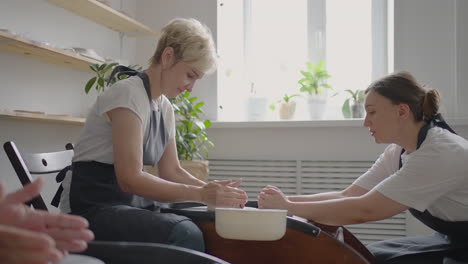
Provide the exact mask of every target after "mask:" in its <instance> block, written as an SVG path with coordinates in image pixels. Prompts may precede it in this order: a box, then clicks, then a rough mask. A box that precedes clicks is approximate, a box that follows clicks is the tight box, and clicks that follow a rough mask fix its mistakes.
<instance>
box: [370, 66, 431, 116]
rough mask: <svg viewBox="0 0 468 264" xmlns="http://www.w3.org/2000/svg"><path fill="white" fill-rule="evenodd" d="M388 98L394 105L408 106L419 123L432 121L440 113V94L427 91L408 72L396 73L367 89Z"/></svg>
mask: <svg viewBox="0 0 468 264" xmlns="http://www.w3.org/2000/svg"><path fill="white" fill-rule="evenodd" d="M370 91H374V92H377V93H378V94H380V95H382V96H384V97H386V98H388V99H389V100H390V101H392V103H393V104H401V103H404V104H407V105H408V106H409V108H410V109H411V112H412V113H413V115H414V118H415V119H416V120H417V121H421V120H428V119H431V118H432V117H433V116H434V115H435V114H437V112H438V111H439V103H440V94H439V92H438V91H437V90H436V89H429V90H427V91H426V89H425V88H424V87H423V86H422V85H420V84H419V82H418V81H417V80H416V78H414V76H413V75H412V74H411V73H409V72H406V71H401V72H395V73H392V74H390V75H387V76H385V77H383V78H381V79H379V80H377V81H375V82H373V83H372V84H371V85H370V86H369V87H368V88H367V89H366V94H367V93H369V92H370Z"/></svg>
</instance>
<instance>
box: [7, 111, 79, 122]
mask: <svg viewBox="0 0 468 264" xmlns="http://www.w3.org/2000/svg"><path fill="white" fill-rule="evenodd" d="M0 119H10V120H19V121H34V122H41V123H59V124H69V125H83V124H84V122H85V120H86V119H85V118H81V117H73V116H61V115H48V114H42V113H29V112H15V111H0Z"/></svg>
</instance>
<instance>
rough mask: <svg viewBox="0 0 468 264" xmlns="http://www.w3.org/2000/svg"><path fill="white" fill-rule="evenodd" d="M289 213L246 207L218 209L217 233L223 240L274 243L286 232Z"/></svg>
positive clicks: (216, 217)
mask: <svg viewBox="0 0 468 264" xmlns="http://www.w3.org/2000/svg"><path fill="white" fill-rule="evenodd" d="M286 219H287V211H286V210H279V209H257V208H251V207H246V208H244V209H239V208H216V209H215V222H216V233H218V235H220V236H221V237H223V238H227V239H239V240H257V241H273V240H278V239H280V238H282V237H283V236H284V234H285V232H286Z"/></svg>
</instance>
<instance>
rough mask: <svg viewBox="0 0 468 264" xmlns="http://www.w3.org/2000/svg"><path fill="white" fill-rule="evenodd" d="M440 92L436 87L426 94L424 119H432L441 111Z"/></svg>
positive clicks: (423, 108)
mask: <svg viewBox="0 0 468 264" xmlns="http://www.w3.org/2000/svg"><path fill="white" fill-rule="evenodd" d="M439 104H440V93H439V91H437V90H436V89H433V88H432V89H429V90H428V91H427V92H426V96H424V101H423V105H422V111H423V114H424V119H425V120H428V119H432V117H434V116H435V115H436V114H437V112H439Z"/></svg>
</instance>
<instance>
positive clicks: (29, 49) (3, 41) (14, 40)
mask: <svg viewBox="0 0 468 264" xmlns="http://www.w3.org/2000/svg"><path fill="white" fill-rule="evenodd" d="M0 50H2V51H6V52H10V53H15V54H19V55H23V56H27V57H31V58H35V59H38V60H41V61H45V62H48V63H53V64H57V65H60V66H65V67H69V68H74V69H77V70H80V71H85V72H92V70H91V69H90V68H89V65H91V64H94V63H99V64H100V63H103V62H102V61H99V60H95V59H91V58H87V57H84V56H81V55H78V54H76V53H74V52H70V51H66V50H63V49H59V48H54V47H50V46H48V45H45V44H40V43H36V42H34V41H32V40H29V39H26V38H23V37H20V36H16V35H12V34H10V33H7V32H4V31H0Z"/></svg>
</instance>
